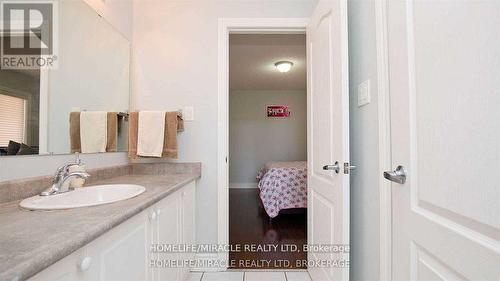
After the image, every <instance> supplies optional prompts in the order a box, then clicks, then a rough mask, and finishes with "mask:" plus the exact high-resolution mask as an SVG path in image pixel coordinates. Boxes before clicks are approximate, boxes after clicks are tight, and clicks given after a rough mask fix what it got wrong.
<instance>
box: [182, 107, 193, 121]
mask: <svg viewBox="0 0 500 281" xmlns="http://www.w3.org/2000/svg"><path fill="white" fill-rule="evenodd" d="M182 119H184V121H193V120H194V107H192V106H186V107H184V109H183V110H182Z"/></svg>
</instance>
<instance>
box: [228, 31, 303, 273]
mask: <svg viewBox="0 0 500 281" xmlns="http://www.w3.org/2000/svg"><path fill="white" fill-rule="evenodd" d="M306 80H307V78H306V37H305V34H231V35H230V36H229V187H230V189H229V242H230V244H232V245H241V251H235V252H231V253H229V260H230V264H231V265H232V266H231V267H232V268H238V269H276V268H293V269H295V268H297V269H301V268H306V267H305V265H304V264H303V263H301V261H305V260H307V255H306V252H304V251H301V250H300V249H302V248H303V247H304V245H306V243H307V159H306V158H307V83H306Z"/></svg>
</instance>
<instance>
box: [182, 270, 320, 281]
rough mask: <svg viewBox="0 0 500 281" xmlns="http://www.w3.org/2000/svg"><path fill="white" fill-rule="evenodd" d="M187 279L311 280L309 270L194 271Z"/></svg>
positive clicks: (224, 280) (209, 280) (202, 280)
mask: <svg viewBox="0 0 500 281" xmlns="http://www.w3.org/2000/svg"><path fill="white" fill-rule="evenodd" d="M187 281H311V278H310V277H309V273H307V271H226V272H192V273H190V275H189V278H188V279H187Z"/></svg>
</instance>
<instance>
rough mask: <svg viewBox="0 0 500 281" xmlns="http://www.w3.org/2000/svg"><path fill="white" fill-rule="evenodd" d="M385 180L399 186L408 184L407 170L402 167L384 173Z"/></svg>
mask: <svg viewBox="0 0 500 281" xmlns="http://www.w3.org/2000/svg"><path fill="white" fill-rule="evenodd" d="M384 178H386V179H388V180H390V181H393V182H396V183H399V184H404V183H405V182H406V169H405V167H403V166H401V165H400V166H398V167H397V168H396V170H394V171H392V172H384Z"/></svg>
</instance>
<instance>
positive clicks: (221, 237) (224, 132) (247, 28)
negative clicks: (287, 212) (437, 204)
mask: <svg viewBox="0 0 500 281" xmlns="http://www.w3.org/2000/svg"><path fill="white" fill-rule="evenodd" d="M386 10H387V2H386V0H380V1H376V4H375V18H376V41H377V43H376V45H377V82H378V83H377V84H378V89H377V90H378V119H379V122H378V131H379V174H380V180H379V195H380V203H379V210H380V213H379V217H380V221H379V227H380V230H379V233H380V239H379V243H380V253H379V257H380V262H379V269H380V273H379V277H380V280H392V196H391V184H390V182H388V181H386V180H385V179H384V178H383V177H382V173H383V171H389V170H391V165H392V163H391V141H390V136H391V133H390V94H389V74H388V47H387V12H386ZM308 22H309V18H220V19H219V22H218V29H219V31H218V74H219V76H218V124H217V193H218V194H217V199H218V202H217V205H218V206H217V214H218V216H217V230H218V234H217V238H218V239H217V241H218V243H219V244H222V245H225V244H228V243H229V165H228V162H227V161H229V126H228V123H229V34H231V33H236V34H238V33H239V34H245V33H247V34H252V33H253V34H266V33H267V34H286V33H304V32H306V28H307V24H308ZM353 164H354V163H353ZM205 258H210V257H205ZM212 258H218V259H221V260H228V258H229V256H228V253H219V255H218V256H217V257H212ZM225 269H226V268H225V267H221V268H218V269H214V268H211V269H208V270H225ZM206 270H207V269H206Z"/></svg>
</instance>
